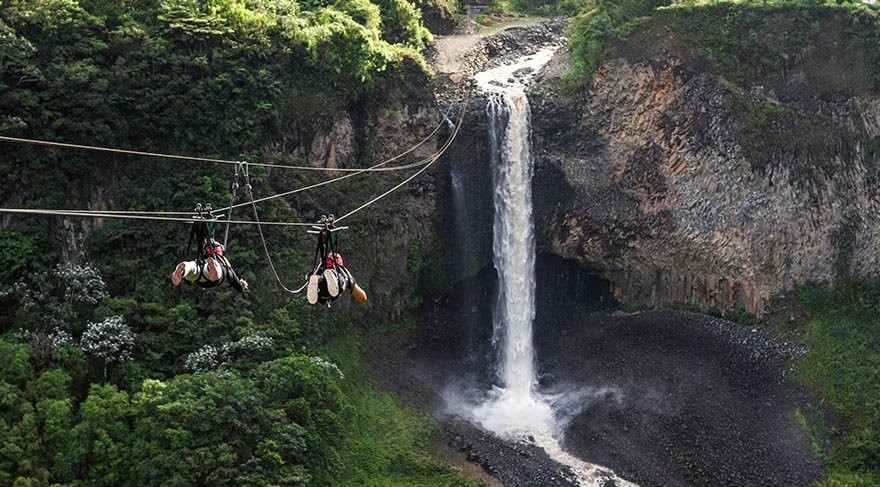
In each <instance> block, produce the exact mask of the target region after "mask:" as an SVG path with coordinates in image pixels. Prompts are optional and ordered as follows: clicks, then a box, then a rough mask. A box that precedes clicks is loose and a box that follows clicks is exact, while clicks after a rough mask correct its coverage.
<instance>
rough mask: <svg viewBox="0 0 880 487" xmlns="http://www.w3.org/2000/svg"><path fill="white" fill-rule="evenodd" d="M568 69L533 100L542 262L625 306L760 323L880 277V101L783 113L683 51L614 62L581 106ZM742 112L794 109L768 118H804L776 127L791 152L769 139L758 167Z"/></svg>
mask: <svg viewBox="0 0 880 487" xmlns="http://www.w3.org/2000/svg"><path fill="white" fill-rule="evenodd" d="M565 56H566V55H565V54H564V53H563V54H560V55H559V56H558V58H557V59H556V60H555V62H556V67H555V68H550V69H548V71H547V73H546V74H545V79H544V80H543V82H542V83H541V84H540V85H539V87H537V88H536V89H535V90H534V91H533V94H532V114H533V115H532V124H533V134H534V153H535V157H536V174H535V179H534V183H533V184H534V192H535V206H536V218H535V221H536V225H537V228H536V233H537V235H538V239H539V246H540V248H541V249H542V250H544V251H550V252H552V253H555V254H558V255H560V256H563V257H566V258H570V259H575V260H577V261H579V262H581V263H582V264H584V265H586V266H588V267H591V268H594V269H596V270H597V271H598V272H599V273H600V274H601V275H602V276H603V277H605V278H607V279H609V280H611V281H612V282H613V283H614V286H615V294H616V296H617V297H618V298H619V299H620V300H622V301H624V302H630V303H633V302H635V303H646V304H650V305H663V304H669V303H672V302H677V301H681V302H689V303H694V304H698V305H703V306H715V307H718V308H721V309H729V308H735V307H745V308H746V309H748V310H750V311H752V312H760V311H761V310H762V309H763V306H764V305H765V303H766V302H767V300H768V299H769V298H770V297H771V296H773V295H774V294H776V293H778V292H780V291H783V290H787V289H790V288H791V287H792V286H793V285H795V284H796V283H801V282H806V281H828V280H831V279H833V278H834V277H835V276H836V275H838V274H840V273H842V272H851V273H853V274H857V275H866V274H873V273H876V272H877V271H878V266H880V263H878V258H877V255H876V252H875V249H874V246H873V243H874V242H875V237H876V235H877V233H878V231H880V222H878V219H877V217H876V216H875V215H877V210H878V201H877V196H878V190H877V183H876V172H877V169H876V167H875V166H876V155H874V154H872V153H871V151H870V149H869V147H871V143H872V140H875V138H876V137H877V135H878V131H880V122H878V120H880V97H877V96H873V95H862V96H859V97H854V98H841V99H836V100H830V101H826V100H820V99H818V98H817V99H814V100H809V101H804V100H803V99H800V100H788V101H784V102H778V100H773V99H771V98H769V97H759V96H756V95H755V93H757V94H758V95H761V93H762V88H761V87H755V88H754V89H753V90H752V93H740V92H737V91H736V90H737V88H735V87H730V86H729V85H728V84H725V82H723V81H722V80H720V79H718V78H717V77H715V76H714V75H712V74H710V73H709V72H708V71H707V70H706V69H705V66H702V65H701V64H700V63H699V61H698V60H697V61H694V60H693V59H692V58H690V53H687V52H678V54H676V51H674V50H671V51H667V52H665V53H664V52H644V53H641V54H636V55H633V54H622V55H619V56H616V57H614V58H613V59H610V60H609V61H607V62H605V63H604V64H603V65H601V66H600V68H599V69H598V71H597V73H596V74H595V76H594V78H593V79H592V82H591V83H590V84H589V85H588V86H587V87H585V88H583V89H581V90H580V91H579V92H577V93H576V94H575V95H573V96H572V95H565V94H564V90H562V88H561V87H560V81H559V78H558V76H556V74H557V73H558V72H561V71H563V70H564V68H565V66H566V65H567V59H566V57H565ZM742 97H750V98H748V99H747V100H753V101H754V103H765V104H772V103H784V104H783V105H774V106H771V107H770V108H769V109H772V110H780V111H785V113H791V116H790V117H788V118H786V119H785V120H788V123H789V125H788V126H786V125H781V126H777V127H773V129H775V130H776V131H778V136H779V137H787V139H785V142H786V144H785V145H784V147H786V148H788V149H786V150H781V147H783V146H782V145H780V146H774V144H767V143H766V142H764V141H766V140H768V139H772V136H771V137H762V138H761V141H760V143H763V145H759V146H758V149H759V152H758V153H759V154H762V151H763V154H762V155H760V157H759V158H760V159H761V161H760V163H759V161H757V160H756V157H755V153H756V152H755V150H754V144H755V142H754V141H750V140H744V139H745V138H746V137H748V136H749V135H750V134H749V133H748V131H747V130H745V128H744V127H745V125H746V124H747V123H749V121H747V120H745V119H744V115H743V113H742V110H741V109H738V106H737V103H742V102H741V100H742V99H743V98H742ZM764 107H765V108H766V105H765V106H764ZM805 120H808V121H809V123H810V126H811V128H810V129H809V130H807V129H806V128H804V126H805V125H806V124H805V122H804V121H805ZM816 127H821V130H819V131H817V130H816ZM771 135H775V134H771ZM791 137H804V138H805V141H804V145H803V147H804V148H805V149H799V148H797V145H798V144H792V141H791ZM807 137H818V138H822V140H821V141H820V142H821V143H820V144H819V147H820V148H821V149H822V150H820V151H815V150H812V147H816V146H817V144H816V143H811V144H807V140H806V138H807ZM749 143H751V144H752V147H753V148H752V150H751V151H749V150H747V149H746V148H745V147H746V145H747V144H749ZM791 146H795V149H790V147H791ZM806 148H810V150H807V149H806Z"/></svg>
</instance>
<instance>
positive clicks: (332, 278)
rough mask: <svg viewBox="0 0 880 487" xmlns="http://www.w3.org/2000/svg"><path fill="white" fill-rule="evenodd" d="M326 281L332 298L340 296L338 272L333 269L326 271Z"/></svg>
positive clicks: (328, 292)
mask: <svg viewBox="0 0 880 487" xmlns="http://www.w3.org/2000/svg"><path fill="white" fill-rule="evenodd" d="M324 280H325V281H327V294H329V295H330V297H331V298H335V297H336V296H339V278H338V277H337V276H336V271H334V270H333V269H327V270H325V271H324Z"/></svg>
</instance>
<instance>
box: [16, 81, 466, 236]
mask: <svg viewBox="0 0 880 487" xmlns="http://www.w3.org/2000/svg"><path fill="white" fill-rule="evenodd" d="M469 95H470V92H468V94H467V95H466V97H465V102H464V104H463V105H462V108H460V110H459V119H458V122H457V124H456V126H455V129H454V130H453V131H452V133H451V134H450V137H449V138H448V139H447V140H446V142H445V143H444V144H443V146H442V147H441V148H440V150H439V151H437V152H435V153H434V154H433V155H432V156H431V157H429V158H426V159H423V160H422V161H418V162H416V163H413V164H408V165H407V166H409V167H415V166H417V165H422V166H423V167H422V168H421V169H420V170H419V171H418V172H416V173H415V174H413V175H411V176H410V177H408V178H407V179H405V180H404V181H403V182H401V183H400V184H398V185H396V186H394V187H393V188H391V189H390V190H388V191H386V192H385V193H383V194H381V195H379V196H378V197H376V198H373V199H372V200H370V201H368V202H367V203H365V204H363V205H361V206H359V207H358V208H355V209H354V210H352V211H350V212H349V213H346V214H345V215H343V216H342V217H340V218H337V221H340V220H342V219H343V218H347V217H349V216H351V215H353V214H354V213H357V212H358V211H360V210H362V209H364V208H366V207H367V206H370V205H371V204H373V203H375V202H376V201H379V200H380V199H382V198H384V197H385V196H387V195H388V194H390V193H391V192H393V191H395V190H397V189H399V188H400V187H401V186H403V185H404V184H406V183H408V182H409V181H411V180H412V179H414V178H415V177H416V176H418V175H419V174H421V173H423V172H424V171H425V170H427V169H428V168H429V167H430V166H431V165H433V164H434V162H436V161H437V160H438V159H439V158H440V156H442V155H443V153H444V152H445V151H446V150H447V149H448V148H449V146H450V145H451V144H452V141H453V139H454V138H455V137H456V136H457V135H458V132H459V130H460V128H461V123H462V121H463V119H464V112H465V108H466V105H467V97H468V96H469ZM435 132H436V130H435ZM0 137H2V136H0ZM389 161H390V160H389ZM387 162H388V161H383V162H381V163H379V164H377V165H381V164H386V163H387ZM400 167H403V166H400ZM368 169H370V168H364V169H360V170H359V171H360V172H364V171H365V170H368ZM356 174H359V173H351V174H348V175H345V176H341V177H340V178H336V179H335V180H328V181H323V182H321V183H317V184H314V185H311V186H307V187H305V188H298V189H295V190H293V191H288V192H286V193H281V194H277V195H273V196H268V197H265V198H260V199H257V200H252V201H251V203H250V204H253V205H256V203H259V202H261V201H267V200H270V199H273V198H279V197H282V196H287V195H289V194H293V193H297V192H301V191H305V190H307V189H312V188H315V187H318V186H323V185H325V184H329V183H331V182H335V181H338V180H341V179H345V178H348V177H351V176H354V175H356ZM246 204H248V203H247V202H245V203H240V204H238V205H230V206H229V207H226V208H221V209H220V210H216V211H221V212H222V211H227V210H229V209H231V208H236V207H239V206H243V205H246ZM0 213H6V214H20V215H45V216H73V217H82V218H108V219H114V218H115V219H123V220H150V221H174V222H185V223H192V222H193V219H192V217H190V218H175V217H163V216H152V215H147V214H139V213H138V214H131V213H114V212H112V211H103V212H98V211H92V210H88V211H83V210H45V209H33V208H0ZM162 213H163V214H175V213H176V212H162ZM186 214H189V213H186ZM214 222H215V223H231V224H236V225H257V226H260V225H275V226H300V227H308V226H311V225H312V223H305V222H256V221H248V220H230V219H226V220H214ZM261 233H262V232H261Z"/></svg>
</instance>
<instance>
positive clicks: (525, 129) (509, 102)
mask: <svg viewBox="0 0 880 487" xmlns="http://www.w3.org/2000/svg"><path fill="white" fill-rule="evenodd" d="M487 112H488V114H489V130H490V134H491V136H490V139H491V141H492V146H491V148H490V150H491V153H492V159H493V161H492V176H493V177H492V179H493V186H494V188H495V194H494V204H495V218H494V222H493V244H492V250H493V253H494V262H495V269H496V271H497V272H498V282H499V286H498V300H497V302H496V306H495V316H494V320H493V321H494V323H493V325H494V328H493V331H494V335H493V336H494V340H493V341H494V342H495V345H496V347H497V346H499V345H500V350H501V355H500V356H499V360H498V369H499V372H500V376H501V377H500V378H501V382H502V384H503V386H504V388H505V389H507V390H508V391H510V393H511V394H514V395H517V396H522V397H528V396H530V395H531V394H532V389H533V387H534V385H535V366H534V363H535V353H534V350H533V349H532V321H533V320H534V318H535V233H534V230H533V224H532V172H533V171H532V166H533V164H532V157H531V153H530V148H529V136H530V134H529V102H528V99H527V98H526V96H525V93H523V92H513V93H503V94H493V95H491V96H490V98H489V105H488V107H487ZM499 134H500V135H502V137H499Z"/></svg>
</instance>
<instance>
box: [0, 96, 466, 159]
mask: <svg viewBox="0 0 880 487" xmlns="http://www.w3.org/2000/svg"><path fill="white" fill-rule="evenodd" d="M450 108H451V107H450ZM447 115H448V111H447V114H445V115H444V116H443V118H442V119H441V120H440V123H438V124H437V126H436V127H435V128H434V130H433V131H431V133H430V134H428V136H427V137H425V138H424V139H422V140H421V141H419V142H418V143H417V144H416V145H414V146H412V147H410V148H409V149H407V150H406V151H404V152H402V153H400V154H398V155H396V156H394V157H392V158H391V159H388V160H387V161H385V163H386V164H387V163H390V162H394V161H396V160H397V159H400V158H401V157H403V156H405V155H407V154H409V153H410V152H412V151H414V150H416V149H417V148H418V147H420V146H421V145H422V144H424V143H425V142H427V141H428V140H429V139H430V138H431V137H433V136H434V134H436V133H437V131H438V130H440V127H442V126H443V123H444V121H445V120H446V119H447ZM0 142H9V143H14V144H27V145H39V146H45V147H55V148H59V149H76V150H84V151H92V152H107V153H114V154H125V155H131V156H142V157H156V158H160V159H176V160H181V161H192V162H210V163H215V164H236V165H237V164H241V162H242V161H232V160H229V159H215V158H211V157H195V156H182V155H177V154H162V153H158V152H146V151H138V150H129V149H115V148H110V147H98V146H92V145H81V144H68V143H65V142H52V141H48V140H37V139H25V138H20V137H9V136H6V135H0ZM250 165H251V166H260V167H269V168H277V169H294V170H298V171H321V172H332V171H338V172H356V171H357V172H364V170H363V169H357V168H329V167H315V166H294V165H288V164H272V163H267V162H251V163H250ZM402 169H406V167H404V166H401V167H380V168H370V169H369V171H376V172H379V171H399V170H402Z"/></svg>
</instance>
